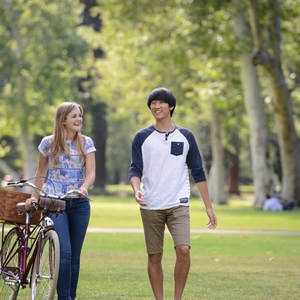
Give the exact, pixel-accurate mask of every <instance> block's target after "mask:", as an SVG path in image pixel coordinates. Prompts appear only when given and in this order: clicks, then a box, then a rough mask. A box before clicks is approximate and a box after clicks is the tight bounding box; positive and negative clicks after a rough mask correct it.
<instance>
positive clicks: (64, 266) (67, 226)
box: [26, 102, 96, 300]
mask: <svg viewBox="0 0 300 300" xmlns="http://www.w3.org/2000/svg"><path fill="white" fill-rule="evenodd" d="M82 121H83V109H82V107H81V106H80V105H79V104H77V103H74V102H64V103H62V104H61V105H60V106H59V107H58V109H57V112H56V120H55V126H54V133H53V134H52V135H50V136H46V137H44V138H43V139H42V141H41V143H40V145H39V147H38V149H39V162H38V168H37V171H36V174H35V182H34V183H35V185H36V186H37V187H38V188H42V187H43V185H44V181H45V178H46V175H47V172H48V176H47V180H46V185H45V189H44V190H45V192H46V193H50V194H55V195H62V194H65V193H66V192H67V191H69V190H72V189H78V190H80V191H81V192H82V193H83V194H85V195H86V196H88V189H89V188H90V187H91V185H92V184H93V183H94V181H95V151H96V149H95V147H94V143H93V141H92V139H91V138H89V137H87V136H85V135H83V134H82V133H81V128H82ZM70 198H71V199H68V200H66V210H65V211H64V212H63V213H62V214H61V215H59V216H58V217H56V215H55V214H53V216H51V218H52V220H53V221H54V229H55V230H56V232H57V234H58V237H59V242H60V269H59V278H58V284H57V294H58V300H71V299H72V300H73V299H75V298H76V289H77V284H78V278H79V268H80V254H81V249H82V245H83V241H84V238H85V234H86V230H87V227H88V223H89V219H90V203H89V200H88V199H87V198H83V197H82V198H78V196H77V195H74V196H73V197H72V195H70ZM32 202H38V195H37V194H36V193H35V192H33V193H32V195H31V198H30V199H28V200H27V201H26V207H27V208H28V209H30V208H31V204H32Z"/></svg>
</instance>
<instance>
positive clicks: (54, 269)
mask: <svg viewBox="0 0 300 300" xmlns="http://www.w3.org/2000/svg"><path fill="white" fill-rule="evenodd" d="M59 257H60V254H59V241H58V236H57V234H56V232H55V231H54V230H49V231H47V232H46V233H45V236H44V238H43V240H42V245H41V252H40V253H37V256H36V259H35V263H34V267H33V272H32V283H31V299H32V300H41V299H43V300H53V299H54V296H55V290H56V285H57V279H58V272H59Z"/></svg>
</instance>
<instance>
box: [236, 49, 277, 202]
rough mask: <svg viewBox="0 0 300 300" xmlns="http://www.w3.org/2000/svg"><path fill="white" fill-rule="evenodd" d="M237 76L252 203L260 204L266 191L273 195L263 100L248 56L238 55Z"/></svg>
mask: <svg viewBox="0 0 300 300" xmlns="http://www.w3.org/2000/svg"><path fill="white" fill-rule="evenodd" d="M240 61H241V78H242V82H243V89H244V101H245V105H246V110H247V115H248V117H249V130H250V149H251V162H252V173H253V182H254V188H255V200H254V203H253V204H254V206H262V205H263V203H264V202H265V200H266V198H267V195H268V194H273V192H274V188H275V183H274V180H273V178H274V171H273V167H272V163H271V159H270V150H269V137H268V129H267V124H266V118H265V114H264V111H263V101H262V99H261V96H260V93H259V83H258V78H257V73H256V70H255V68H254V67H253V65H252V64H251V61H250V55H249V54H247V53H243V54H241V57H240Z"/></svg>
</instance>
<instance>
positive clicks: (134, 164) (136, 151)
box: [128, 132, 143, 179]
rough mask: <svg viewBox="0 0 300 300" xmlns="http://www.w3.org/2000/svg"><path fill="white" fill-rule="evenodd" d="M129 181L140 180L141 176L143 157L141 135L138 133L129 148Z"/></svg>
mask: <svg viewBox="0 0 300 300" xmlns="http://www.w3.org/2000/svg"><path fill="white" fill-rule="evenodd" d="M128 175H129V179H130V178H131V177H138V178H140V179H141V178H142V175H143V155H142V141H141V133H140V132H138V133H136V135H135V136H134V138H133V141H132V147H131V165H130V169H129V174H128Z"/></svg>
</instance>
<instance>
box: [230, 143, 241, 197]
mask: <svg viewBox="0 0 300 300" xmlns="http://www.w3.org/2000/svg"><path fill="white" fill-rule="evenodd" d="M230 157H231V159H230V162H229V167H228V194H229V195H231V194H234V195H240V189H239V185H240V158H239V151H238V149H237V148H236V153H233V154H232V153H231V154H230Z"/></svg>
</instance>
